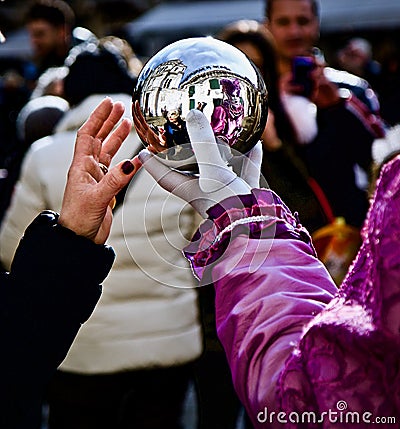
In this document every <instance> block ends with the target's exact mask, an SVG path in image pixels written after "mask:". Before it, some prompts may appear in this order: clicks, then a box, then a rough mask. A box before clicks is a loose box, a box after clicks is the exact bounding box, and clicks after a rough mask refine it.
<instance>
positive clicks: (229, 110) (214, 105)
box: [133, 37, 268, 170]
mask: <svg viewBox="0 0 400 429" xmlns="http://www.w3.org/2000/svg"><path fill="white" fill-rule="evenodd" d="M133 99H134V101H135V100H138V101H139V105H140V109H141V112H142V113H143V116H144V118H145V120H146V122H147V123H148V125H149V126H150V128H151V129H152V130H153V132H154V133H156V134H157V135H158V136H159V139H160V141H162V142H163V145H164V146H165V148H166V150H165V151H163V152H161V153H160V154H159V156H160V157H161V158H162V159H164V160H165V161H168V162H166V163H167V165H170V166H171V167H172V168H177V169H180V170H185V169H186V170H190V169H191V168H194V166H195V165H196V160H195V157H194V154H193V151H192V150H191V147H190V142H189V137H188V134H187V131H186V124H185V117H186V115H187V113H188V112H189V111H190V110H192V109H196V108H198V109H199V110H201V111H202V112H203V113H204V114H205V116H206V117H207V118H208V119H209V121H210V124H211V125H212V128H213V130H214V133H215V136H216V137H217V138H218V140H219V141H220V142H224V143H226V144H227V145H229V147H231V148H232V149H233V150H235V151H238V152H240V153H247V152H248V151H249V150H250V149H251V148H252V147H253V146H254V145H255V144H256V143H257V141H258V140H259V138H260V136H261V134H262V131H263V129H264V125H265V123H266V118H267V110H268V109H267V90H266V86H265V83H264V81H263V79H262V77H261V75H260V73H259V72H258V70H257V69H256V68H255V67H254V65H253V64H252V63H251V62H250V61H249V60H248V59H247V57H246V56H245V55H244V54H243V53H242V52H241V51H239V50H238V49H236V48H234V47H233V46H231V45H229V44H227V43H225V42H222V41H220V40H216V39H213V38H210V37H199V38H190V39H183V40H180V41H178V42H175V43H173V44H171V45H169V46H167V47H166V48H164V49H162V50H161V51H160V52H158V53H157V54H156V55H155V56H154V57H152V58H151V59H150V60H149V61H148V62H147V64H146V65H145V66H144V68H143V69H142V71H141V73H140V75H139V78H138V83H137V86H136V89H135V92H134V96H133ZM144 143H145V144H146V142H144ZM182 146H184V148H183V147H182Z"/></svg>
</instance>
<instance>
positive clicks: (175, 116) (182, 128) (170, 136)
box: [163, 107, 190, 148]
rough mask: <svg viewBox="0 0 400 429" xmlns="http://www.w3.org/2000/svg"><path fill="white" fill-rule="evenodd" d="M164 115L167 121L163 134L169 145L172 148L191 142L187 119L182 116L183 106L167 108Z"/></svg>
mask: <svg viewBox="0 0 400 429" xmlns="http://www.w3.org/2000/svg"><path fill="white" fill-rule="evenodd" d="M164 116H165V118H166V119H167V122H166V123H165V124H164V128H163V135H164V136H165V140H166V143H167V147H169V148H171V147H174V146H177V145H182V144H185V143H190V140H189V135H188V133H187V130H186V124H185V121H184V120H183V119H182V117H181V108H179V107H176V108H173V109H171V110H166V111H164Z"/></svg>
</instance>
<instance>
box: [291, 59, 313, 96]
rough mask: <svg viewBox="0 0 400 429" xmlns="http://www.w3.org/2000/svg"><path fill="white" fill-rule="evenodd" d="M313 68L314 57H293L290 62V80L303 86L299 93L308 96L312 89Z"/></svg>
mask: <svg viewBox="0 0 400 429" xmlns="http://www.w3.org/2000/svg"><path fill="white" fill-rule="evenodd" d="M314 68H315V62H314V58H312V57H294V58H293V63H292V82H293V83H294V84H295V85H300V86H302V87H303V90H302V92H301V95H304V97H310V96H311V93H312V91H313V86H314V84H313V80H312V79H311V76H310V74H311V71H312V70H313V69H314Z"/></svg>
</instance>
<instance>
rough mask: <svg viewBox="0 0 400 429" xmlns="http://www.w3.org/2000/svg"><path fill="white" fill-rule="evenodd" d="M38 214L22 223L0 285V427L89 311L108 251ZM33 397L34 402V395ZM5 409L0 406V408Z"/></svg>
mask: <svg viewBox="0 0 400 429" xmlns="http://www.w3.org/2000/svg"><path fill="white" fill-rule="evenodd" d="M57 219H58V216H57V215H56V214H55V213H53V212H48V211H47V212H43V213H42V214H40V215H39V216H38V217H37V218H36V219H35V220H34V221H33V222H32V224H31V225H30V226H29V227H28V228H27V230H26V232H25V235H24V237H23V239H22V240H21V243H20V245H19V247H18V249H17V252H16V255H15V257H14V260H13V264H12V266H11V271H10V273H9V274H8V275H5V276H3V277H1V281H2V284H1V285H0V324H1V327H0V341H1V349H2V350H1V353H0V371H1V376H0V377H1V380H2V381H1V386H0V407H1V409H0V422H1V423H3V424H1V425H0V427H2V428H4V427H7V428H8V427H10V428H11V427H25V426H23V424H24V423H21V426H18V425H17V424H16V423H12V422H13V421H14V422H15V421H17V418H16V416H18V419H20V421H21V422H22V421H23V420H24V418H25V419H27V417H26V416H27V414H29V412H30V411H29V410H28V409H29V407H31V406H33V404H34V403H35V401H37V400H40V395H41V390H42V388H43V386H44V385H45V384H46V383H47V381H48V379H49V377H50V376H51V375H52V373H53V372H54V371H55V369H56V368H57V367H58V365H59V364H60V363H61V362H62V360H63V359H64V358H65V356H66V354H67V352H68V349H69V347H70V346H71V344H72V342H73V340H74V338H75V336H76V334H77V332H78V330H79V328H80V326H81V324H82V323H83V322H85V321H86V320H87V319H88V317H89V316H90V315H91V313H92V312H93V310H94V308H95V305H96V303H97V301H98V300H99V298H100V295H101V286H100V284H101V283H102V281H103V280H104V279H105V277H106V276H107V274H108V272H109V270H110V269H111V266H112V263H113V261H114V257H115V255H114V251H113V250H112V249H111V248H110V247H108V246H102V245H96V244H94V243H93V242H92V241H90V240H88V239H86V238H84V237H80V236H78V235H76V234H75V233H73V232H72V231H70V230H68V229H66V228H63V227H62V226H60V225H58V224H57ZM38 398H39V399H38ZM3 407H4V409H3Z"/></svg>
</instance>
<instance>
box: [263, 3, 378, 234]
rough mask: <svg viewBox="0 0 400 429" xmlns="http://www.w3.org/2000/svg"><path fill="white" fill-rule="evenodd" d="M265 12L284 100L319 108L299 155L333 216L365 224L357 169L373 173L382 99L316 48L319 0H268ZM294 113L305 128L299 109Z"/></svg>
mask: <svg viewBox="0 0 400 429" xmlns="http://www.w3.org/2000/svg"><path fill="white" fill-rule="evenodd" d="M265 15H266V19H265V25H266V27H267V28H268V29H269V31H270V32H271V33H272V35H273V37H274V40H275V44H276V51H277V67H278V71H279V75H280V76H279V79H280V90H281V95H282V97H283V100H285V95H297V96H300V97H303V98H304V99H306V100H308V101H309V103H312V104H313V105H314V109H315V119H316V125H317V132H316V135H315V137H314V139H312V140H311V141H310V142H308V143H307V144H303V145H301V147H299V148H298V150H297V156H299V157H300V159H301V160H302V161H304V162H305V164H306V166H307V169H308V171H309V174H310V175H311V176H312V177H313V178H314V179H315V181H316V182H317V183H318V185H319V187H320V188H321V190H322V192H323V194H324V196H325V197H326V199H327V201H328V203H329V205H330V207H331V209H332V211H333V215H334V216H335V217H338V216H342V217H344V218H345V220H346V222H347V223H348V224H350V225H353V226H356V227H360V226H361V225H362V223H363V221H364V219H365V216H366V213H367V209H368V199H367V193H366V192H365V190H364V189H361V188H360V187H359V185H358V184H357V177H356V173H355V168H357V167H356V166H359V167H361V168H362V169H363V170H364V171H365V172H369V169H370V165H371V162H372V157H371V146H372V143H373V141H374V140H375V138H377V137H381V136H382V135H384V125H383V121H382V120H381V118H380V115H379V102H378V99H377V97H376V95H375V94H374V92H373V91H372V89H371V88H370V87H369V84H368V82H366V81H365V80H363V79H361V78H357V77H355V76H353V75H350V74H348V73H346V72H342V71H338V70H334V69H332V68H330V67H327V65H326V63H325V60H324V58H323V55H321V53H320V51H319V50H316V49H315V48H314V46H315V44H316V43H317V41H318V37H319V28H320V17H319V3H318V1H317V0H268V1H267V2H266V9H265ZM289 114H290V116H291V119H292V121H293V123H294V125H295V128H297V129H299V130H301V128H302V123H301V122H299V121H298V120H296V119H297V118H298V117H299V115H298V114H297V112H296V111H295V110H291V111H289ZM300 219H301V213H300Z"/></svg>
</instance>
